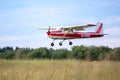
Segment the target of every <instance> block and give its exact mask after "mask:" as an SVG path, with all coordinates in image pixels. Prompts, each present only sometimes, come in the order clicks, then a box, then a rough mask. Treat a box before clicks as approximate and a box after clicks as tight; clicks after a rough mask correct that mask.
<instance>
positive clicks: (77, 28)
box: [62, 24, 96, 30]
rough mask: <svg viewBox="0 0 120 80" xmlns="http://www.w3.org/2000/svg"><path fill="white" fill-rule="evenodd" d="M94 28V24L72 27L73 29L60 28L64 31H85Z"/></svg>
mask: <svg viewBox="0 0 120 80" xmlns="http://www.w3.org/2000/svg"><path fill="white" fill-rule="evenodd" d="M94 26H96V25H95V24H87V25H82V26H73V27H68V28H62V29H65V30H69V29H74V30H85V28H89V27H94Z"/></svg>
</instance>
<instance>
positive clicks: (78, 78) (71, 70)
mask: <svg viewBox="0 0 120 80" xmlns="http://www.w3.org/2000/svg"><path fill="white" fill-rule="evenodd" d="M0 80H120V62H110V61H100V62H95V61H94V62H90V61H79V60H0Z"/></svg>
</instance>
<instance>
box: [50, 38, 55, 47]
mask: <svg viewBox="0 0 120 80" xmlns="http://www.w3.org/2000/svg"><path fill="white" fill-rule="evenodd" d="M54 41H55V40H54V39H53V42H52V43H51V46H52V47H53V46H54Z"/></svg>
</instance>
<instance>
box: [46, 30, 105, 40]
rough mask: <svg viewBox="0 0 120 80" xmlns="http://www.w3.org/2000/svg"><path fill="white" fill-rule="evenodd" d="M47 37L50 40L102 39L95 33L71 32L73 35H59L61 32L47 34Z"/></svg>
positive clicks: (100, 35)
mask: <svg viewBox="0 0 120 80" xmlns="http://www.w3.org/2000/svg"><path fill="white" fill-rule="evenodd" d="M48 36H49V37H50V38H52V39H68V38H69V39H76V38H96V37H102V36H104V35H103V34H99V33H95V32H73V33H67V34H65V33H61V31H52V32H50V33H48Z"/></svg>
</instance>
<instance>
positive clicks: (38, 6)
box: [0, 0, 120, 49]
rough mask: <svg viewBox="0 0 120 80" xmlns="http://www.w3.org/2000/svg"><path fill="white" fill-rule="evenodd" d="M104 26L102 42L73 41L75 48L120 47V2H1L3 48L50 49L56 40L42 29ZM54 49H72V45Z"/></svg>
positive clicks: (1, 43) (12, 0)
mask: <svg viewBox="0 0 120 80" xmlns="http://www.w3.org/2000/svg"><path fill="white" fill-rule="evenodd" d="M97 22H103V24H104V25H103V26H104V33H107V34H109V35H106V36H105V37H102V38H95V39H94V38H93V39H76V40H71V41H72V42H73V46H77V45H87V46H91V45H96V46H101V45H103V46H109V47H112V48H114V47H120V0H0V48H2V47H5V46H13V47H16V46H18V47H30V48H38V47H48V48H51V46H50V43H51V42H52V39H50V38H48V37H47V35H46V31H39V30H36V29H37V28H39V27H41V26H42V27H44V26H45V27H48V26H71V25H82V24H88V23H93V24H96V23H97ZM93 31H94V30H93ZM59 42H60V41H59V40H58V41H55V46H54V47H53V48H54V49H56V48H57V49H58V48H68V49H70V48H71V47H72V46H69V45H68V43H69V42H68V41H65V42H64V43H63V46H62V47H60V46H59Z"/></svg>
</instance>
